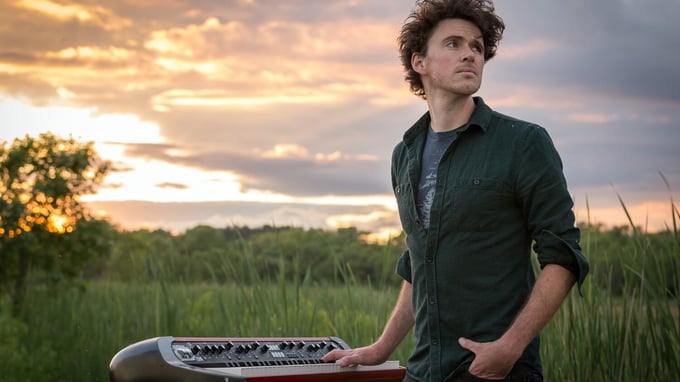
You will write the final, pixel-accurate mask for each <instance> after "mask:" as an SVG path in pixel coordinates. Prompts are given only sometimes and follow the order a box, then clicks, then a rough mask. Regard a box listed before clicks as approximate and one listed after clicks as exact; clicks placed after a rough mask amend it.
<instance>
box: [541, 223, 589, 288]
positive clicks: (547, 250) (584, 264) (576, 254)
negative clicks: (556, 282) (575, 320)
mask: <svg viewBox="0 0 680 382" xmlns="http://www.w3.org/2000/svg"><path fill="white" fill-rule="evenodd" d="M534 250H535V251H536V253H537V254H538V262H539V264H540V265H541V269H543V267H545V266H546V265H548V264H557V265H561V266H563V267H565V268H566V269H568V270H570V271H571V272H572V273H573V274H574V276H576V282H577V285H578V292H579V294H581V296H583V290H582V287H583V281H584V280H585V278H586V275H588V272H589V271H590V266H589V265H588V260H586V258H585V256H583V254H582V253H581V247H580V246H579V244H578V241H577V240H569V241H567V240H565V239H563V238H561V237H559V236H557V235H556V234H554V233H552V232H550V231H548V230H543V231H542V232H541V234H540V235H539V237H538V238H537V240H536V246H535V247H534Z"/></svg>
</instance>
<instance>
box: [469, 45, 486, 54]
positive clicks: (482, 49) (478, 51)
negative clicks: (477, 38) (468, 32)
mask: <svg viewBox="0 0 680 382" xmlns="http://www.w3.org/2000/svg"><path fill="white" fill-rule="evenodd" d="M472 50H474V51H475V52H477V53H482V52H484V48H482V47H481V46H473V47H472Z"/></svg>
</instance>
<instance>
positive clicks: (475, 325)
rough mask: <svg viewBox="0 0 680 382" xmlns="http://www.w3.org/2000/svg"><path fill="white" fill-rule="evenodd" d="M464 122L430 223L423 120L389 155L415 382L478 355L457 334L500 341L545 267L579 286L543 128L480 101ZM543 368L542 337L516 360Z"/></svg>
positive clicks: (570, 219)
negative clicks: (423, 184)
mask: <svg viewBox="0 0 680 382" xmlns="http://www.w3.org/2000/svg"><path fill="white" fill-rule="evenodd" d="M475 103H476V108H475V111H474V113H473V115H472V117H471V118H470V121H469V122H468V124H467V125H466V126H464V127H463V128H462V129H461V130H460V132H459V135H458V138H457V139H456V140H455V141H454V143H453V144H452V145H451V146H450V147H449V149H448V150H447V151H446V153H445V154H444V156H443V157H442V160H441V162H440V164H439V169H438V172H437V183H436V194H435V198H434V201H433V203H432V210H431V220H430V226H429V228H428V229H427V230H425V229H424V228H423V227H422V224H421V222H420V221H419V218H418V213H417V211H416V202H415V201H416V194H415V193H416V190H417V186H418V181H419V176H420V168H421V157H422V151H423V146H424V145H423V143H424V142H425V136H426V132H427V129H428V128H429V125H430V115H429V113H426V114H425V115H424V116H423V117H422V118H421V119H420V120H418V121H417V122H416V123H415V124H414V125H413V127H411V128H410V129H409V130H408V131H407V132H406V133H405V134H404V138H403V141H402V142H399V143H398V144H397V146H396V147H395V149H394V152H393V156H392V186H393V189H394V193H395V196H396V199H397V204H398V207H399V216H400V219H401V224H402V228H403V230H404V232H405V233H406V245H407V250H406V251H405V252H404V254H403V256H402V257H401V258H400V260H399V262H398V264H397V273H398V274H399V275H400V276H401V277H402V278H404V279H405V280H407V281H408V282H410V283H411V284H412V286H413V299H412V303H413V313H414V316H415V322H416V324H415V327H414V337H415V348H414V349H413V352H412V353H411V356H410V357H409V360H408V364H407V369H408V373H409V375H410V376H411V377H413V378H414V379H416V380H418V381H423V382H424V381H433V382H434V381H437V382H439V381H445V380H447V379H448V378H451V377H452V376H454V375H456V374H458V373H461V372H463V371H464V370H466V369H467V367H468V366H469V364H470V363H471V362H472V359H473V358H474V354H472V353H470V352H469V351H468V350H465V349H463V348H462V347H460V345H458V338H459V337H467V338H470V339H472V340H474V341H478V342H488V341H493V340H496V339H498V338H499V337H500V336H501V335H502V334H503V333H504V332H505V330H506V329H507V328H508V327H509V326H510V324H511V323H512V321H513V319H514V318H515V316H516V315H517V313H518V312H519V310H520V308H521V307H522V305H523V303H524V302H525V301H526V299H527V298H528V296H529V293H530V291H531V288H532V286H533V284H534V281H535V277H534V271H533V268H532V264H531V248H532V247H531V246H532V243H533V249H534V251H535V252H536V253H537V255H538V262H539V264H540V266H541V267H543V266H545V265H546V264H560V265H562V266H564V267H566V268H568V269H569V270H571V271H572V272H573V273H574V274H575V275H576V277H577V280H578V286H579V288H580V287H581V284H582V283H583V279H584V278H585V276H586V274H587V273H588V263H587V261H586V259H585V258H584V257H583V255H582V254H581V248H580V246H579V237H580V232H579V230H578V228H576V227H575V224H574V223H575V222H574V214H573V211H572V208H573V202H572V199H571V196H570V195H569V192H568V190H567V184H566V181H565V179H564V175H563V172H562V162H561V160H560V157H559V155H558V153H557V151H556V150H555V147H554V145H553V143H552V141H551V139H550V137H549V136H548V134H547V132H546V131H545V129H543V128H542V127H540V126H537V125H535V124H531V123H528V122H524V121H521V120H518V119H514V118H511V117H508V116H505V115H502V114H500V113H497V112H495V111H493V110H491V108H489V107H488V106H487V105H486V104H485V103H484V101H483V100H482V99H481V98H479V97H476V98H475ZM519 361H520V362H526V363H528V364H530V365H532V366H533V367H535V368H536V369H538V370H541V364H540V357H539V339H538V337H537V338H535V339H534V340H533V341H532V342H531V344H530V345H529V346H528V347H527V349H526V350H525V352H524V354H523V355H522V357H521V358H520V360H519Z"/></svg>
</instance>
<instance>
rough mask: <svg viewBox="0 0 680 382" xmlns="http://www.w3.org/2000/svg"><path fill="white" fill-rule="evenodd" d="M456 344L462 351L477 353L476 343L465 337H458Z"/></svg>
mask: <svg viewBox="0 0 680 382" xmlns="http://www.w3.org/2000/svg"><path fill="white" fill-rule="evenodd" d="M458 344H460V346H462V347H463V349H467V350H469V351H471V352H473V353H477V348H478V345H479V344H478V343H477V342H475V341H472V340H469V339H467V338H465V337H460V338H459V339H458Z"/></svg>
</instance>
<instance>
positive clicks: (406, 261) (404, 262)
mask: <svg viewBox="0 0 680 382" xmlns="http://www.w3.org/2000/svg"><path fill="white" fill-rule="evenodd" d="M396 273H397V274H398V275H399V276H401V278H402V279H404V280H406V281H408V282H409V283H410V282H412V279H411V255H410V253H409V250H408V249H407V250H405V251H404V253H402V254H401V257H400V258H399V260H398V261H397V266H396Z"/></svg>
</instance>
